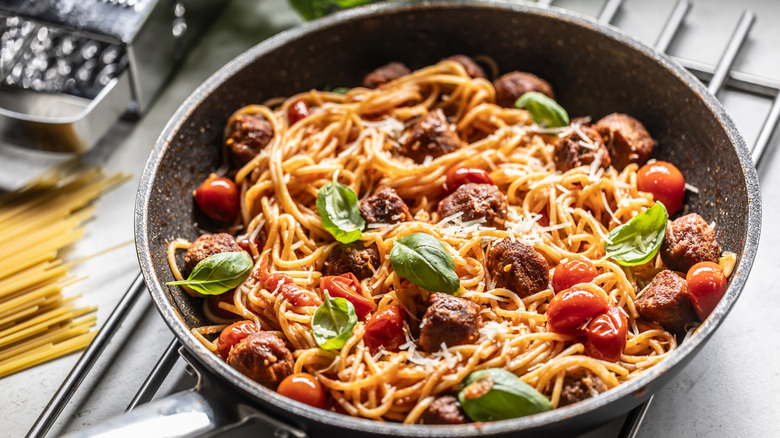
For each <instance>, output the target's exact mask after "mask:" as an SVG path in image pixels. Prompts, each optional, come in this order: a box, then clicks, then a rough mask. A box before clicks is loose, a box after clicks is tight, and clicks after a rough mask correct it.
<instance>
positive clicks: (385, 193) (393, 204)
mask: <svg viewBox="0 0 780 438" xmlns="http://www.w3.org/2000/svg"><path fill="white" fill-rule="evenodd" d="M359 208H360V214H361V215H363V219H365V220H366V222H368V223H369V224H395V223H398V222H406V221H410V220H412V214H411V213H409V207H407V206H406V203H405V202H404V200H403V199H401V197H400V196H398V193H396V192H395V190H394V189H392V188H390V187H385V188H384V189H382V190H380V191H378V192H376V193H374V194H373V195H371V196H369V197H368V198H366V199H364V200H362V201H360V205H359Z"/></svg>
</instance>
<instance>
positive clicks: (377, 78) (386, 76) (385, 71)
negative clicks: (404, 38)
mask: <svg viewBox="0 0 780 438" xmlns="http://www.w3.org/2000/svg"><path fill="white" fill-rule="evenodd" d="M409 73H411V70H409V67H407V66H405V65H403V64H401V63H400V62H391V63H389V64H385V65H383V66H381V67H379V68H378V69H376V70H374V71H372V72H371V73H369V74H367V75H366V77H364V78H363V86H364V87H366V88H376V87H379V86H380V85H384V84H386V83H388V82H390V81H394V80H396V79H398V78H400V77H401V76H404V75H408V74H409Z"/></svg>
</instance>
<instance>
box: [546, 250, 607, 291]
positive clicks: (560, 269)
mask: <svg viewBox="0 0 780 438" xmlns="http://www.w3.org/2000/svg"><path fill="white" fill-rule="evenodd" d="M596 274H598V272H596V267H595V266H593V263H591V261H590V260H588V259H585V258H580V257H577V258H570V259H569V260H566V261H565V262H563V263H561V264H560V265H558V266H557V267H556V268H555V271H553V278H552V286H553V290H554V291H555V293H558V292H561V291H563V290H566V289H568V288H570V287H572V286H574V285H575V284H580V283H590V282H591V281H593V279H594V278H596Z"/></svg>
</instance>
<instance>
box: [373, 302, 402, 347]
mask: <svg viewBox="0 0 780 438" xmlns="http://www.w3.org/2000/svg"><path fill="white" fill-rule="evenodd" d="M405 318H406V311H405V310H404V308H403V307H402V306H399V305H397V304H396V305H392V306H387V307H384V308H382V309H380V310H379V311H378V312H376V313H375V314H373V315H371V318H368V322H366V334H365V335H363V341H364V342H365V343H366V346H367V347H368V349H369V350H371V352H372V353H374V352H376V351H377V350H379V347H384V348H385V350H388V351H398V347H400V346H401V345H403V344H404V343H405V342H406V336H404V319H405Z"/></svg>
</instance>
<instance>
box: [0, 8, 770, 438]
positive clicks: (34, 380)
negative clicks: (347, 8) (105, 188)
mask: <svg viewBox="0 0 780 438" xmlns="http://www.w3.org/2000/svg"><path fill="white" fill-rule="evenodd" d="M554 4H555V5H556V6H560V7H564V8H568V9H572V10H575V11H580V12H583V13H586V14H588V15H591V16H595V15H597V14H598V12H599V10H600V8H601V4H602V3H601V2H595V1H593V2H591V1H587V0H560V1H557V2H555V3H554ZM673 4H674V1H673V0H663V1H655V2H648V1H641V0H633V1H626V4H625V5H624V6H623V8H622V9H621V11H620V12H619V13H618V15H617V16H616V19H615V21H614V23H615V24H616V25H618V27H621V28H623V29H627V30H628V31H629V32H630V33H632V34H633V35H635V36H637V37H638V38H640V39H641V40H643V41H645V42H647V43H649V44H652V43H653V42H654V40H655V38H656V36H657V33H658V32H659V31H660V29H661V27H662V25H663V23H664V21H665V18H666V15H667V14H668V12H669V11H671V8H672V5H673ZM748 7H749V8H752V9H754V10H755V11H756V12H757V14H758V20H757V23H756V25H755V26H754V28H753V32H752V33H751V38H750V40H749V41H748V43H747V44H746V47H745V49H744V51H743V53H742V54H741V55H740V57H739V58H738V59H737V62H736V66H735V68H736V69H737V70H741V71H746V72H748V73H752V74H756V75H761V76H765V77H769V78H773V79H776V80H780V26H778V22H779V21H780V2H775V1H772V0H744V1H741V2H729V1H724V0H721V1H704V0H698V1H696V0H694V7H693V9H692V11H691V12H690V14H689V16H688V19H687V20H686V25H685V26H684V28H683V29H682V31H681V33H680V35H679V37H678V38H677V40H676V42H675V43H673V44H672V46H671V48H670V51H671V53H673V54H675V55H679V56H683V57H686V58H690V59H694V60H697V61H702V62H707V63H710V64H714V63H715V62H716V61H717V60H718V58H719V55H720V50H721V48H723V47H724V46H725V44H726V41H727V40H728V37H729V35H730V34H731V31H732V29H733V27H734V25H735V24H736V21H737V19H738V17H739V14H740V13H741V11H742V9H744V8H748ZM298 22H300V20H299V18H298V17H297V15H296V14H295V13H294V12H292V11H291V10H290V8H289V7H288V6H287V3H286V2H285V1H284V0H263V1H247V0H234V1H233V2H232V3H231V4H230V6H229V7H228V8H227V9H226V10H225V12H224V14H223V15H222V16H220V18H219V19H218V20H217V21H216V23H215V24H214V26H213V27H212V29H211V30H210V31H209V32H208V33H207V34H206V35H205V37H204V38H203V39H202V40H201V41H200V43H199V44H198V45H197V46H196V47H195V48H194V49H193V50H192V51H191V52H190V53H189V55H188V57H187V59H186V60H185V62H184V65H183V66H182V68H181V69H180V70H179V71H178V72H177V74H176V75H175V76H174V78H173V80H172V81H171V82H170V83H169V84H168V85H167V86H166V87H165V88H164V90H163V92H162V94H161V95H160V97H159V98H158V100H157V101H156V102H155V103H154V105H152V107H151V109H150V110H149V112H148V113H147V114H146V115H145V116H144V117H143V118H142V119H141V120H140V121H137V122H128V121H122V122H120V123H119V124H118V125H116V126H115V127H114V128H113V129H112V130H110V131H109V133H108V134H107V136H106V137H105V138H104V140H103V141H101V143H100V144H99V145H98V146H97V147H96V148H95V149H94V150H93V151H91V152H90V153H89V154H88V155H87V158H88V159H89V160H90V161H93V162H96V163H101V164H103V165H104V166H105V167H106V168H107V169H108V170H109V171H124V172H130V173H132V174H133V177H132V179H131V180H130V181H128V182H126V183H124V184H123V185H121V186H120V187H118V188H116V189H114V190H112V191H111V192H109V193H107V194H105V195H104V196H103V197H102V198H101V199H100V200H99V201H98V211H97V214H96V217H95V219H94V220H92V221H90V222H89V223H87V224H86V236H85V238H84V239H83V240H81V241H80V242H78V243H77V244H76V245H74V246H73V248H71V249H70V250H69V251H68V252H67V254H66V257H67V258H68V259H71V260H73V259H76V258H79V257H82V256H87V255H91V254H94V253H96V252H98V251H100V250H103V249H105V248H108V247H111V246H113V245H116V244H119V243H122V242H126V241H129V240H132V238H133V208H134V199H135V192H136V186H137V183H138V180H139V177H140V174H141V171H142V169H143V166H144V163H145V161H146V157H147V155H148V153H149V151H150V149H151V147H152V145H153V144H154V142H155V140H156V138H157V136H158V134H159V132H160V131H161V130H162V128H163V126H164V124H165V123H166V122H167V120H168V118H169V117H170V116H171V115H172V114H173V113H174V111H175V110H176V108H177V107H178V106H179V105H180V104H181V102H183V101H184V99H185V98H186V97H187V96H188V95H189V93H190V92H192V91H193V90H194V89H195V88H196V87H197V86H198V85H199V84H200V83H201V82H202V81H203V80H205V79H206V78H207V77H208V76H209V75H210V74H211V73H213V72H214V71H216V70H217V69H218V68H219V67H221V66H222V65H223V64H224V63H226V62H227V61H229V60H230V59H232V58H233V57H235V56H236V55H238V54H239V53H241V52H243V51H244V50H246V49H248V48H249V47H251V46H253V45H254V44H256V43H258V42H260V41H261V40H262V39H264V38H267V37H268V36H270V35H273V34H274V33H276V32H278V31H280V30H283V29H286V28H288V27H290V26H293V25H295V24H297V23H298ZM719 97H720V98H721V100H722V101H723V102H724V104H725V106H726V109H727V110H728V112H729V113H730V114H731V116H732V117H733V118H734V119H735V121H736V123H737V126H738V127H739V128H740V130H741V131H742V134H743V136H744V137H745V139H746V141H747V143H748V144H749V145H751V144H752V143H753V141H754V140H755V138H756V136H757V134H758V129H759V127H760V126H761V124H762V122H763V119H764V117H765V114H766V112H767V110H768V108H769V105H770V101H769V100H767V99H763V98H757V97H755V96H749V95H744V94H741V93H736V92H733V91H730V90H726V91H725V92H723V93H722V94H721V95H720V96H719ZM778 143H780V136H778V135H775V136H774V137H773V138H772V141H771V142H770V145H769V148H770V150H769V151H768V152H767V153H766V155H765V157H764V159H763V161H762V165H761V168H760V169H759V179H760V183H761V189H762V198H763V207H764V212H763V215H764V216H763V217H764V221H763V231H762V237H761V244H760V248H759V251H758V256H757V259H756V262H755V264H754V267H753V271H752V274H751V277H750V279H749V280H748V282H747V285H746V287H745V290H744V292H743V294H742V296H741V297H740V299H739V300H738V301H737V303H736V305H735V306H734V308H733V310H732V312H731V313H730V314H729V316H728V317H727V318H726V320H725V321H724V323H723V324H722V326H721V327H720V328H719V330H718V331H717V332H716V333H715V335H714V336H713V337H712V338H711V339H710V341H709V342H708V344H707V345H706V346H705V347H704V348H703V349H702V350H701V352H700V353H699V354H698V356H697V357H696V358H694V360H693V362H692V363H691V364H690V365H689V366H688V367H687V368H686V369H684V370H683V371H682V373H681V374H680V375H679V376H678V377H677V378H676V379H674V380H673V381H672V382H671V383H670V384H669V385H668V386H666V387H665V388H664V389H663V390H661V391H660V392H658V393H657V394H656V396H655V398H654V401H653V403H652V405H651V407H650V410H649V412H648V414H647V418H646V420H645V422H644V423H643V427H642V430H641V432H640V433H639V435H638V436H639V437H642V438H655V437H677V436H708V437H710V438H720V437H724V438H725V437H733V436H751V437H769V436H777V435H778V434H780V430H778V429H780V428H778V426H777V425H776V423H775V420H774V418H775V417H776V416H777V409H776V406H779V405H780V367H778V365H777V364H778V363H780V334H778V330H776V328H775V325H774V322H775V320H776V319H777V316H776V315H778V314H779V313H780V300H778V299H776V298H775V296H774V295H776V293H775V290H774V287H773V286H774V284H775V283H776V281H777V280H776V279H775V277H774V276H773V274H774V273H775V272H777V270H778V263H777V262H776V260H780V258H778V253H779V252H780V232H777V231H775V230H773V227H772V225H773V222H774V220H773V219H774V218H775V217H777V214H778V213H780V202H778V200H780V172H774V171H773V169H780V155H779V154H778V153H777V148H778ZM31 157H35V159H36V160H35V161H32V158H31ZM52 162H53V159H51V158H49V157H41V156H40V155H39V154H31V153H28V152H26V151H18V150H12V149H10V148H8V147H4V146H2V145H0V187H4V188H8V187H11V186H13V185H16V184H19V183H21V182H22V181H23V180H24V179H25V178H27V177H29V176H31V175H33V174H34V173H35V172H37V171H39V170H41V169H42V168H45V167H46V165H49V164H51V163H52ZM73 272H74V273H75V274H76V275H79V276H87V278H86V279H85V280H84V281H81V282H79V283H77V284H75V285H74V286H72V287H69V288H68V289H66V293H67V294H69V295H75V294H83V298H81V299H80V300H79V303H80V304H82V305H91V304H97V305H99V306H100V308H99V310H98V320H99V323H100V324H102V322H103V321H105V319H106V318H107V317H108V315H109V314H110V312H111V310H112V309H113V307H114V305H115V304H116V302H117V301H118V300H119V298H120V297H121V296H122V294H123V293H124V292H125V290H126V289H127V287H128V286H129V285H130V284H131V282H132V281H133V279H134V278H135V276H136V274H137V272H138V263H137V260H136V255H135V249H134V248H133V246H132V245H127V246H124V247H122V248H120V249H118V250H116V251H113V252H111V253H108V254H105V255H102V256H99V257H97V258H95V259H92V260H88V261H86V262H84V263H83V264H81V265H79V266H77V267H76V268H74V270H73ZM172 339H173V335H172V334H171V332H170V331H169V330H168V328H167V326H166V325H165V323H164V322H163V320H162V319H161V318H160V316H159V315H158V313H157V311H156V309H155V308H154V306H153V305H152V303H151V300H150V299H149V297H148V296H147V295H146V294H144V296H142V298H141V299H140V301H139V303H138V304H137V305H136V306H135V308H134V310H133V311H132V313H131V314H130V316H129V317H128V318H127V319H126V320H125V323H124V324H123V326H122V328H121V329H120V331H119V332H118V333H117V335H116V336H115V337H114V339H113V341H112V343H111V344H110V345H109V347H108V348H107V349H106V352H105V353H104V355H103V356H102V357H101V359H100V360H99V362H98V363H97V365H96V366H95V368H94V369H93V371H92V372H91V373H90V375H89V376H88V378H87V379H86V381H85V383H84V384H83V385H82V386H81V388H80V389H79V391H78V392H77V393H76V395H75V396H74V398H73V399H72V400H71V403H70V404H69V405H68V407H67V408H66V409H65V412H64V413H63V414H62V416H61V417H60V420H59V421H58V423H57V425H56V426H55V427H54V429H53V430H52V433H50V435H49V436H56V435H59V434H61V433H63V432H64V431H68V430H77V429H81V428H83V427H84V426H85V425H89V424H94V423H96V422H99V421H101V420H104V419H106V418H108V417H111V416H114V415H116V414H119V413H121V412H123V411H124V410H125V408H126V406H127V404H128V403H129V402H130V400H131V399H132V398H133V396H134V395H135V393H136V391H137V390H138V388H139V387H140V386H141V383H142V382H143V380H144V379H145V378H146V376H147V374H148V373H149V371H151V369H152V367H153V366H154V364H155V362H156V361H157V359H158V358H159V357H160V355H161V354H162V352H163V351H164V350H165V348H166V347H167V345H168V343H169V342H170V341H171V340H172ZM77 359H78V354H72V355H69V356H67V357H64V358H61V359H58V360H56V361H53V362H50V363H47V364H44V365H40V366H38V367H35V368H32V369H29V370H26V371H24V372H21V373H18V374H16V375H12V376H9V377H6V378H3V379H0V394H2V398H3V407H2V408H0V436H2V437H6V436H7V437H21V436H24V435H25V434H26V432H27V430H28V429H29V428H30V426H31V425H32V423H33V422H34V421H35V419H36V418H37V417H38V415H39V413H40V412H41V410H42V409H43V408H44V406H45V405H46V403H47V402H48V400H49V399H50V397H51V396H52V395H53V394H54V392H55V391H56V389H57V387H58V386H59V384H60V383H61V381H62V380H63V379H64V378H65V376H66V375H67V373H68V371H69V370H70V368H71V367H72V366H73V364H74V363H75V362H76V360H77ZM192 384H193V383H192V379H191V378H190V377H189V376H188V375H187V374H186V373H184V372H183V365H182V363H181V361H179V363H178V364H177V366H176V367H174V370H173V371H172V372H171V374H170V375H169V378H168V379H167V380H166V382H165V383H164V385H163V387H162V388H161V390H160V393H163V394H164V393H169V392H170V391H173V390H176V389H182V388H187V387H188V386H191V385H192ZM621 423H622V419H618V420H615V421H613V422H611V423H609V424H607V425H605V426H603V427H601V428H600V429H597V430H596V431H594V432H592V433H589V434H587V435H586V436H587V437H597V436H599V437H600V436H616V434H617V431H618V430H619V428H620V426H621ZM245 432H247V433H246V435H249V434H250V433H251V434H253V435H254V436H257V435H258V434H260V435H262V430H257V429H251V428H248V429H246V430H245Z"/></svg>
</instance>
